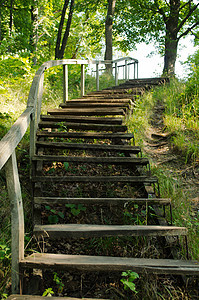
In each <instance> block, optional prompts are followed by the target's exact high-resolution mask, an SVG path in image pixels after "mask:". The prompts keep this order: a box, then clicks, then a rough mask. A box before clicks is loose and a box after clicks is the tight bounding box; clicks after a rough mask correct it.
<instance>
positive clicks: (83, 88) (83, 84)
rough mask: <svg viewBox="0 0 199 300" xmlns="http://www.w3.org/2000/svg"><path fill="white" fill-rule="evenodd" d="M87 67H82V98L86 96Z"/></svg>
mask: <svg viewBox="0 0 199 300" xmlns="http://www.w3.org/2000/svg"><path fill="white" fill-rule="evenodd" d="M84 71H85V67H84V65H81V97H83V96H84V94H85V72H84Z"/></svg>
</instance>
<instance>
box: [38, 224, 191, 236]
mask: <svg viewBox="0 0 199 300" xmlns="http://www.w3.org/2000/svg"><path fill="white" fill-rule="evenodd" d="M33 231H34V234H35V235H37V236H38V235H42V236H44V237H50V238H53V239H59V238H72V237H74V238H80V237H83V238H88V237H110V236H118V237H122V236H131V237H133V236H182V235H187V232H188V231H187V229H186V228H185V227H176V226H156V225H134V226H133V225H95V224H54V225H35V227H34V230H33Z"/></svg>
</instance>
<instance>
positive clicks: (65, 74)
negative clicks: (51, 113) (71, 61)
mask: <svg viewBox="0 0 199 300" xmlns="http://www.w3.org/2000/svg"><path fill="white" fill-rule="evenodd" d="M67 100H68V65H63V103H66V101H67Z"/></svg>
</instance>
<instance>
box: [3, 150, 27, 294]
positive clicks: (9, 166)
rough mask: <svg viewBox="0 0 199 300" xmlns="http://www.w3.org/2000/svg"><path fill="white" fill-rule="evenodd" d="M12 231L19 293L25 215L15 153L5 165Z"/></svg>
mask: <svg viewBox="0 0 199 300" xmlns="http://www.w3.org/2000/svg"><path fill="white" fill-rule="evenodd" d="M5 170H6V181H7V187H8V196H9V199H10V206H11V230H12V246H11V249H12V274H11V277H12V293H13V294H17V293H19V289H20V276H19V275H20V270H19V262H20V261H21V260H22V259H23V258H24V215H23V203H22V196H21V188H20V182H19V174H18V169H17V161H16V155H15V151H14V152H13V154H12V155H11V156H10V158H9V159H8V161H7V163H6V164H5Z"/></svg>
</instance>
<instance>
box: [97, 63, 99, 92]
mask: <svg viewBox="0 0 199 300" xmlns="http://www.w3.org/2000/svg"><path fill="white" fill-rule="evenodd" d="M96 90H97V91H99V62H97V63H96Z"/></svg>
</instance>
